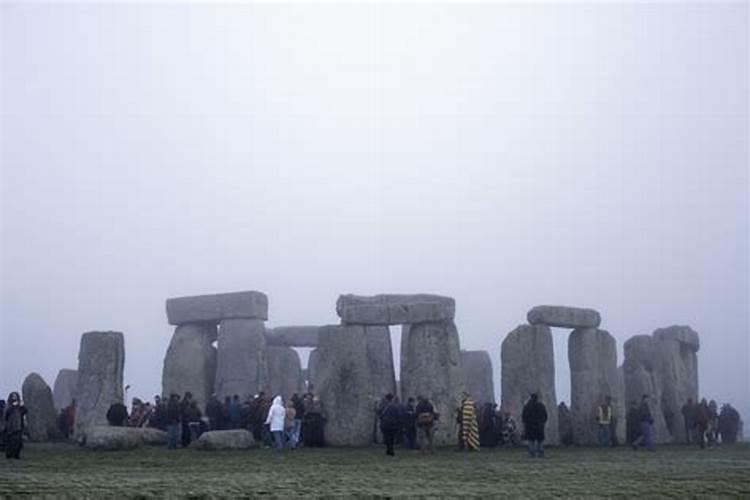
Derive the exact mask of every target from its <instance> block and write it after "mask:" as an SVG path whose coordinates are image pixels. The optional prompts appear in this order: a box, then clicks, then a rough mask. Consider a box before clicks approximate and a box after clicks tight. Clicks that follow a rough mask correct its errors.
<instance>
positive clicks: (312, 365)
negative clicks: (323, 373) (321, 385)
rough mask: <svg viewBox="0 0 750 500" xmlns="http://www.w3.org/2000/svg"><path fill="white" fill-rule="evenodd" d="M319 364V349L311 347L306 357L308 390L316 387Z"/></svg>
mask: <svg viewBox="0 0 750 500" xmlns="http://www.w3.org/2000/svg"><path fill="white" fill-rule="evenodd" d="M319 364H320V350H319V349H313V350H312V351H310V357H309V358H308V359H307V388H308V390H310V389H311V388H312V389H313V390H315V389H317V387H318V385H317V380H316V377H317V376H318V371H319V370H318V366H319Z"/></svg>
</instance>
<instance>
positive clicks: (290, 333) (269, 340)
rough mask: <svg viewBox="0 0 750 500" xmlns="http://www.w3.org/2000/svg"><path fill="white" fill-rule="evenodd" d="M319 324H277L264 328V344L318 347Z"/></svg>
mask: <svg viewBox="0 0 750 500" xmlns="http://www.w3.org/2000/svg"><path fill="white" fill-rule="evenodd" d="M319 332H320V327H319V326H277V327H275V328H266V345H268V346H269V347H270V346H283V347H318V336H319Z"/></svg>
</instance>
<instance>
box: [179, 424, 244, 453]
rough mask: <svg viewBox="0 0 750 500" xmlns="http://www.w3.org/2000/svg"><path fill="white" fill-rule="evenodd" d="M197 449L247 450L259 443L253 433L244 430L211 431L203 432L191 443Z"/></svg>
mask: <svg viewBox="0 0 750 500" xmlns="http://www.w3.org/2000/svg"><path fill="white" fill-rule="evenodd" d="M190 447H191V448H195V449H196V450H209V451H212V450H246V449H249V448H256V447H257V444H256V443H255V439H253V435H252V434H251V433H250V432H248V431H246V430H244V429H236V430H231V431H210V432H204V433H203V434H201V437H199V438H198V439H197V440H195V441H193V442H192V443H191V444H190Z"/></svg>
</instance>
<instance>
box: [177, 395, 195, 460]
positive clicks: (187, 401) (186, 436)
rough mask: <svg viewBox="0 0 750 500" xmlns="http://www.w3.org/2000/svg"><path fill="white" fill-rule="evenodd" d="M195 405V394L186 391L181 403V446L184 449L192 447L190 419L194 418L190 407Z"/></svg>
mask: <svg viewBox="0 0 750 500" xmlns="http://www.w3.org/2000/svg"><path fill="white" fill-rule="evenodd" d="M192 403H193V393H192V392H190V391H186V392H185V395H184V396H183V397H182V401H180V431H181V433H180V444H182V447H183V448H187V447H188V446H189V445H190V419H191V417H192V415H191V410H190V405H192Z"/></svg>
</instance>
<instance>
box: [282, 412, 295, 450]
mask: <svg viewBox="0 0 750 500" xmlns="http://www.w3.org/2000/svg"><path fill="white" fill-rule="evenodd" d="M296 420H297V411H296V410H295V409H294V402H292V401H291V400H289V401H287V402H286V415H284V437H285V438H286V442H287V444H288V446H289V447H290V448H291V449H295V448H296V447H297V441H296V436H295V422H296Z"/></svg>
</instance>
